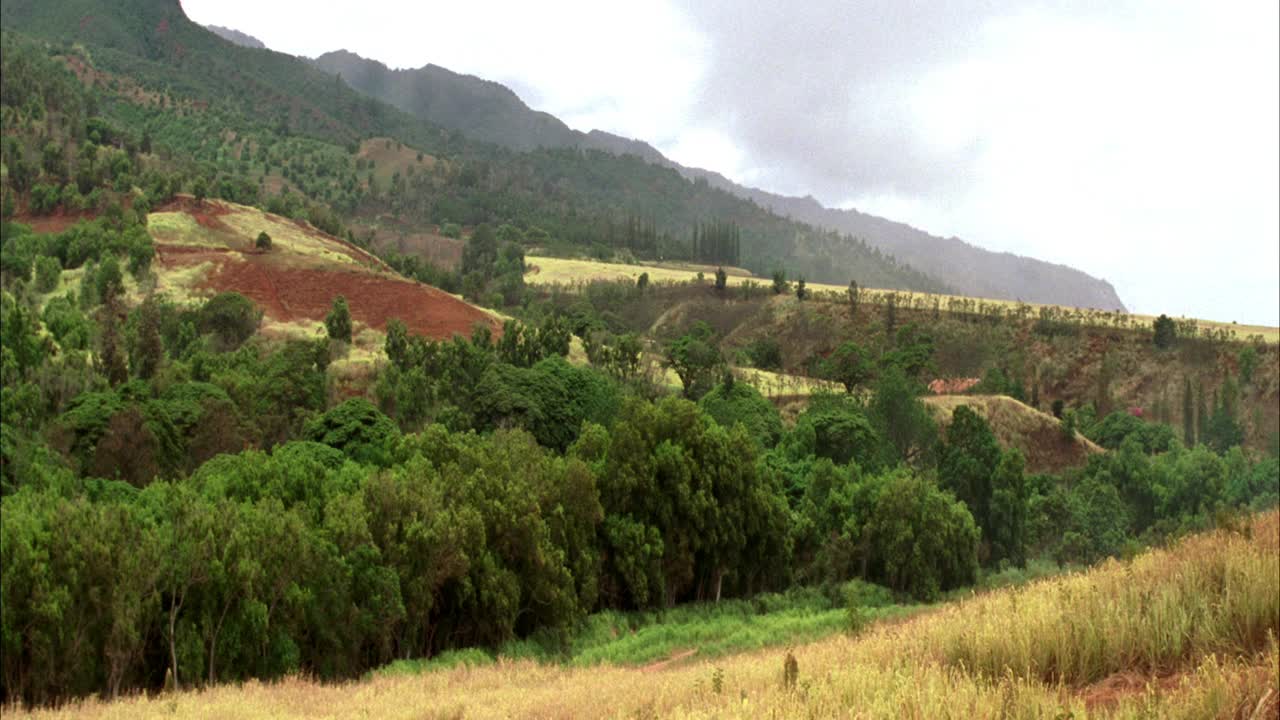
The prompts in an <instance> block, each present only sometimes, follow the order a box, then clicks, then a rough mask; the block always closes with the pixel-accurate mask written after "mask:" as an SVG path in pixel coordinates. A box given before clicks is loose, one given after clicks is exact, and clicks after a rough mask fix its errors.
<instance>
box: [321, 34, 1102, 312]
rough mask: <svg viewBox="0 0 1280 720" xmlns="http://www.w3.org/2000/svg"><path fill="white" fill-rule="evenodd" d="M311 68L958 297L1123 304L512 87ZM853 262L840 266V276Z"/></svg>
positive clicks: (1059, 276)
mask: <svg viewBox="0 0 1280 720" xmlns="http://www.w3.org/2000/svg"><path fill="white" fill-rule="evenodd" d="M313 63H314V65H315V66H316V67H318V68H320V69H322V70H325V71H326V72H329V73H332V74H334V75H341V76H342V78H343V79H344V80H345V81H346V82H348V83H350V84H351V86H352V87H354V88H355V89H357V90H359V91H361V92H363V93H366V94H368V95H371V96H373V97H376V98H378V99H379V100H382V101H383V102H387V103H390V104H391V105H394V106H396V107H398V108H400V109H401V110H404V111H406V112H409V113H413V114H414V115H417V116H418V117H421V118H423V119H425V120H427V121H429V122H432V123H435V124H437V125H440V126H442V127H446V128H450V129H453V130H458V131H461V132H463V133H466V134H467V135H468V136H469V137H473V138H476V139H478V140H483V141H485V142H492V143H496V144H498V145H502V146H504V147H509V148H513V149H516V150H531V149H534V148H538V147H578V148H583V149H591V150H601V151H604V152H607V153H612V154H614V155H635V156H637V157H639V158H641V159H643V160H644V161H646V162H649V163H653V164H656V165H660V166H662V167H667V168H672V169H674V170H676V172H678V173H680V175H682V176H683V177H685V178H687V179H689V180H691V181H695V182H706V183H707V184H708V185H709V186H710V187H712V188H717V189H720V190H724V191H725V192H727V193H729V194H731V195H735V196H737V197H740V198H744V199H747V200H750V201H752V202H753V203H755V204H756V205H759V206H760V207H762V208H767V209H770V210H772V211H773V212H775V213H777V214H778V215H781V216H783V217H789V218H792V219H795V220H798V221H800V222H804V223H808V224H810V225H813V226H815V227H820V228H826V229H830V230H834V231H837V232H840V233H845V234H848V235H852V236H854V237H857V238H861V239H863V240H865V241H866V242H868V243H869V244H870V245H871V246H873V247H875V248H878V249H879V250H881V251H883V252H886V253H888V254H890V255H892V256H893V257H895V258H897V259H898V260H899V261H900V262H903V263H905V264H907V265H910V266H912V267H914V268H916V269H919V270H921V271H923V272H925V273H928V274H930V275H932V276H934V277H936V278H938V279H939V280H941V281H942V282H944V283H946V284H947V285H948V286H950V287H951V288H953V289H954V290H955V291H956V292H958V293H960V294H963V295H974V296H978V297H989V298H999V299H1003V300H1025V301H1027V302H1037V303H1053V304H1061V305H1074V306H1077V307H1084V308H1099V309H1104V310H1117V309H1124V303H1123V302H1121V300H1120V297H1119V296H1118V295H1117V294H1116V290H1115V288H1113V287H1112V286H1111V284H1110V283H1108V282H1107V281H1105V280H1100V279H1098V278H1095V277H1092V276H1090V275H1088V274H1086V273H1084V272H1082V271H1080V270H1077V269H1075V268H1071V267H1067V266H1065V265H1057V264H1053V263H1048V262H1044V261H1041V260H1036V259H1035V258H1029V257H1023V256H1020V255H1013V254H1010V253H1000V252H992V251H990V250H985V249H983V248H980V247H978V246H976V245H972V244H970V243H966V242H964V241H963V240H960V239H958V238H941V237H937V236H934V235H930V234H928V233H926V232H923V231H921V230H917V229H916V228H913V227H910V226H909V225H905V224H903V223H899V222H894V221H892V220H887V219H884V218H880V217H876V216H874V215H868V214H865V213H861V212H858V211H857V210H837V209H832V208H826V207H823V206H822V205H821V204H820V203H818V202H817V201H816V200H814V199H813V198H811V197H805V198H795V197H786V196H783V195H777V194H774V193H770V192H766V191H763V190H758V189H756V188H750V187H745V186H743V185H739V184H737V183H734V182H732V181H730V180H729V179H728V178H725V177H724V176H723V175H720V174H719V173H716V172H713V171H710V170H703V169H700V168H690V167H685V166H683V165H680V164H679V163H676V162H674V161H672V160H669V159H668V158H667V157H665V156H664V155H663V154H662V153H660V152H658V150H656V149H655V148H653V147H652V146H651V145H649V144H648V143H645V142H643V141H640V140H630V139H627V138H622V137H618V136H617V135H612V134H610V133H607V132H601V131H599V130H592V131H591V132H589V133H582V132H579V131H576V130H573V129H571V128H570V127H568V126H567V125H565V124H564V123H563V122H561V121H560V120H559V119H557V118H556V117H554V116H552V115H549V114H547V113H545V112H539V111H536V110H533V109H532V108H530V107H529V106H528V105H526V104H525V103H524V102H523V101H522V100H521V99H520V98H519V97H518V96H517V95H516V94H515V93H514V92H512V91H511V90H510V89H509V88H507V87H505V86H503V85H500V84H498V83H495V82H492V81H489V80H483V79H481V78H477V77H474V76H470V75H459V74H457V73H454V72H451V71H449V70H447V69H445V68H442V67H438V66H435V65H427V66H425V67H422V68H419V69H416V70H392V69H390V68H388V67H387V66H385V65H383V64H382V63H380V62H377V61H375V60H369V59H366V58H362V57H360V56H359V55H356V54H355V53H351V52H347V51H345V50H343V51H338V52H331V53H326V54H324V55H321V56H320V57H318V58H316V59H315V60H314V61H313ZM852 270H853V268H852V267H850V268H844V271H845V273H846V274H848V273H851V272H852Z"/></svg>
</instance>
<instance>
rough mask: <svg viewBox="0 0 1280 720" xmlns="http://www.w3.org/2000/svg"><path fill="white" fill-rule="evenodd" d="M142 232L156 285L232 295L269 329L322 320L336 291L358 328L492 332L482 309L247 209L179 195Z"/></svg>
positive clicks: (174, 291)
mask: <svg viewBox="0 0 1280 720" xmlns="http://www.w3.org/2000/svg"><path fill="white" fill-rule="evenodd" d="M148 229H149V230H150V232H151V235H152V237H153V238H154V239H155V242H156V265H155V267H156V269H157V271H158V275H159V280H158V284H157V289H159V290H160V291H162V292H167V293H169V294H170V295H172V296H175V297H178V298H182V297H191V296H204V295H210V294H213V293H216V292H222V291H227V290H234V291H236V292H239V293H242V294H243V295H245V296H247V297H249V298H250V299H251V300H253V301H254V302H255V303H257V304H258V305H259V306H260V307H261V308H262V309H263V311H264V312H265V315H266V318H265V319H266V321H267V323H268V329H270V325H271V324H280V325H290V324H293V325H298V324H301V325H308V324H314V323H319V322H322V321H323V320H324V317H325V315H326V314H327V313H328V312H329V309H330V307H331V305H332V302H333V299H334V298H335V297H336V296H338V295H343V296H345V297H346V298H347V302H348V304H349V305H350V308H351V316H352V319H353V320H354V321H355V323H356V329H357V332H358V331H359V329H360V328H361V326H363V327H368V328H372V329H374V330H379V331H381V330H383V329H385V327H386V324H387V321H388V320H390V319H391V318H399V319H400V320H403V321H404V322H405V324H406V325H408V327H409V329H410V331H412V332H414V333H417V334H421V335H425V336H428V337H434V338H448V337H451V336H452V335H454V334H455V333H459V334H464V335H469V334H470V333H471V330H472V327H473V326H474V325H475V324H476V323H482V324H487V325H489V326H490V327H492V328H493V329H494V330H495V331H497V330H499V328H498V326H497V324H496V321H495V320H494V319H493V318H492V316H491V315H489V314H488V313H486V312H484V311H483V310H480V309H479V308H476V307H474V306H472V305H469V304H467V303H465V302H463V301H462V300H459V299H458V298H455V297H454V296H452V295H449V294H448V293H445V292H443V291H441V290H437V289H436V288H433V287H430V286H428V285H423V284H422V283H417V282H413V281H410V280H406V279H404V278H403V277H400V276H399V275H397V274H396V273H395V272H393V271H392V270H391V269H390V268H388V267H387V266H386V265H385V264H384V263H382V261H380V260H378V259H377V258H375V257H374V256H372V255H370V254H369V253H366V252H365V251H363V250H361V249H360V248H358V247H355V246H354V245H351V244H350V243H347V242H345V241H343V240H340V239H338V238H335V237H333V236H331V235H327V234H325V233H323V232H321V231H319V230H317V229H315V228H314V227H312V226H311V225H309V224H306V223H299V222H296V221H293V220H289V219H287V218H282V217H279V216H277V215H272V214H270V213H265V212H262V211H260V210H257V209H254V208H250V207H245V206H242V205H235V204H233V203H226V202H221V201H205V202H204V203H197V202H195V201H194V200H192V199H190V198H184V199H181V200H179V201H178V202H175V203H173V204H170V205H169V206H167V207H164V208H161V209H160V210H159V211H157V212H155V213H152V214H151V216H150V218H149V223H148ZM260 232H266V233H267V234H268V235H269V236H270V237H271V239H272V247H271V249H270V250H269V251H263V250H259V249H258V248H257V247H256V246H255V240H256V238H257V237H258V233H260Z"/></svg>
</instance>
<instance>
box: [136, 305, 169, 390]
mask: <svg viewBox="0 0 1280 720" xmlns="http://www.w3.org/2000/svg"><path fill="white" fill-rule="evenodd" d="M137 343H138V352H137V366H136V367H135V368H134V372H135V374H137V376H138V377H140V378H142V379H144V380H149V379H151V378H152V377H154V376H155V374H156V372H157V371H158V370H159V369H160V365H161V363H163V362H164V343H163V341H162V340H161V338H160V309H159V307H158V305H157V302H156V299H155V296H153V295H148V296H147V299H146V300H144V301H143V302H142V306H141V307H140V308H139V313H138V340H137Z"/></svg>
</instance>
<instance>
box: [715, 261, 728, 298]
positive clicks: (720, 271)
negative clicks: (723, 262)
mask: <svg viewBox="0 0 1280 720" xmlns="http://www.w3.org/2000/svg"><path fill="white" fill-rule="evenodd" d="M728 282H729V276H728V275H727V274H726V273H725V271H724V268H722V267H719V268H716V292H721V293H722V292H724V288H725V285H726V284H727V283H728Z"/></svg>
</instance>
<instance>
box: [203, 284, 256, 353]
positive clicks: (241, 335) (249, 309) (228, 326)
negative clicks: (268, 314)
mask: <svg viewBox="0 0 1280 720" xmlns="http://www.w3.org/2000/svg"><path fill="white" fill-rule="evenodd" d="M199 318H200V330H201V331H202V332H206V333H213V336H214V338H215V339H216V340H217V341H218V344H219V346H220V347H221V348H222V349H224V350H234V349H236V348H238V347H240V345H241V344H242V343H244V341H245V340H248V339H249V337H250V336H252V335H253V334H254V333H255V332H257V331H258V323H260V322H261V321H262V311H261V310H259V309H258V307H257V306H256V305H254V304H253V301H252V300H250V299H249V298H247V297H245V296H243V295H241V294H240V293H238V292H224V293H219V294H217V295H215V296H213V297H212V298H210V299H209V300H208V301H207V302H205V304H204V306H203V307H201V308H200V313H199Z"/></svg>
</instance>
